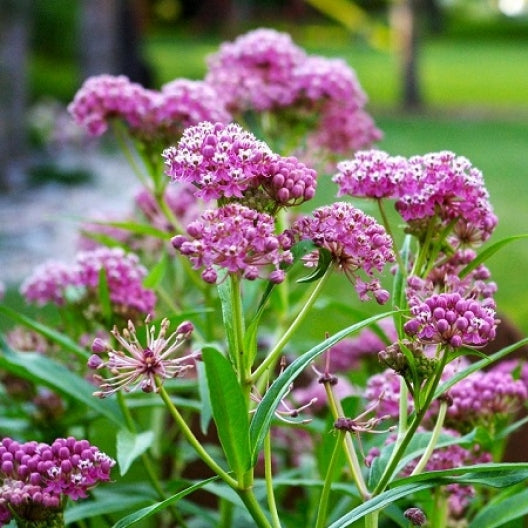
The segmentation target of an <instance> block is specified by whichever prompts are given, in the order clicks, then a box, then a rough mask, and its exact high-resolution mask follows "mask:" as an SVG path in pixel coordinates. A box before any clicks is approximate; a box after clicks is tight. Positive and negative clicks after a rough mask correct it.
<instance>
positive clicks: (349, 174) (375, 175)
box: [333, 150, 497, 244]
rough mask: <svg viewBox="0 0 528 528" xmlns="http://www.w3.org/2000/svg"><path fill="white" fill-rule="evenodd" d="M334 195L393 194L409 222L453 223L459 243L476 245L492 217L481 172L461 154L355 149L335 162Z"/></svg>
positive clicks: (486, 233) (488, 232) (490, 225)
mask: <svg viewBox="0 0 528 528" xmlns="http://www.w3.org/2000/svg"><path fill="white" fill-rule="evenodd" d="M333 179H334V181H335V182H336V183H337V184H338V185H339V195H340V196H342V195H350V196H368V197H372V198H385V197H386V198H393V199H395V200H396V209H397V210H398V212H399V213H400V215H401V216H402V217H403V219H404V220H405V221H406V222H408V223H409V224H410V225H414V226H415V227H416V228H418V229H420V226H422V225H423V221H424V220H427V219H431V218H434V217H438V218H439V219H440V220H441V222H442V225H443V226H447V225H448V224H450V223H451V222H453V223H454V233H455V235H456V236H457V238H458V240H459V241H460V243H464V244H480V243H482V242H484V241H485V240H487V239H488V238H489V236H490V235H491V233H492V232H493V230H494V228H495V226H496V224H497V217H496V216H495V215H494V213H493V209H492V206H491V204H490V202H489V194H488V191H487V190H486V188H485V186H484V180H483V177H482V173H481V172H480V171H479V170H478V169H476V168H475V167H473V166H472V165H471V163H470V162H469V160H468V159H467V158H464V157H462V156H457V155H456V154H454V153H453V152H449V151H443V152H437V153H430V154H425V155H423V156H413V157H411V158H409V159H405V158H403V157H400V156H396V157H391V156H389V155H388V154H387V153H385V152H380V151H377V150H372V151H366V152H359V153H357V154H356V156H355V158H354V159H353V160H348V161H343V162H341V163H339V164H338V173H337V174H336V175H335V176H334V178H333Z"/></svg>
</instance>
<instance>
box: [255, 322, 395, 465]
mask: <svg viewBox="0 0 528 528" xmlns="http://www.w3.org/2000/svg"><path fill="white" fill-rule="evenodd" d="M393 313H394V312H385V313H382V314H378V315H375V316H373V317H370V318H368V319H365V320H364V321H361V322H359V323H356V324H353V325H352V326H349V327H347V328H345V329H343V330H341V331H340V332H337V333H336V334H334V335H333V336H331V337H329V338H328V339H325V340H324V341H323V342H322V343H319V344H318V345H317V346H315V347H314V348H312V349H311V350H309V351H308V352H306V353H305V354H303V355H302V356H300V357H298V358H297V359H296V360H295V361H293V362H292V363H291V364H290V365H288V367H287V368H286V369H285V370H284V372H283V373H282V374H281V375H280V376H279V377H278V378H277V379H276V380H275V381H274V382H273V383H272V384H271V386H270V388H269V389H268V391H267V392H266V394H265V395H264V397H263V398H262V401H261V402H260V403H259V405H258V407H257V410H256V412H255V415H254V416H253V420H252V421H251V425H250V435H251V436H250V438H251V454H252V460H253V463H255V461H256V459H257V456H258V453H259V451H260V448H261V446H262V443H263V441H264V438H265V436H266V434H267V432H268V430H269V428H270V424H271V420H272V418H273V415H274V413H275V411H276V409H277V407H278V406H279V404H280V402H281V400H282V398H283V397H284V395H285V394H286V392H287V391H288V388H289V387H290V385H291V383H292V382H293V381H294V380H295V378H297V376H299V374H300V373H301V372H302V371H303V370H304V369H305V368H306V367H307V366H308V365H309V364H310V363H311V362H312V361H313V360H314V359H315V358H317V357H318V356H320V355H321V354H322V353H323V352H325V351H326V350H328V349H329V348H330V347H332V346H334V345H335V344H336V343H338V342H339V341H341V339H343V338H345V337H347V336H348V335H350V334H353V333H354V332H357V331H359V330H361V329H362V328H365V327H366V326H368V325H370V324H372V323H374V322H376V321H378V320H379V319H382V318H383V317H387V316H390V315H392V314H393Z"/></svg>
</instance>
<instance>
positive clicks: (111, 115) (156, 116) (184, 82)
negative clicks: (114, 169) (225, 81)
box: [68, 74, 231, 145]
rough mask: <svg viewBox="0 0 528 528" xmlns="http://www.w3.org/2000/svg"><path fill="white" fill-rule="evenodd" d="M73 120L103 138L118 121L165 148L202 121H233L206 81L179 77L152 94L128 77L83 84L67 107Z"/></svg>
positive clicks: (93, 79) (95, 79) (101, 77)
mask: <svg viewBox="0 0 528 528" xmlns="http://www.w3.org/2000/svg"><path fill="white" fill-rule="evenodd" d="M68 111H69V112H70V114H71V115H72V117H73V118H74V120H75V122H76V123H77V124H79V125H80V126H81V127H83V128H84V129H85V130H86V131H87V132H88V133H89V134H90V135H92V136H101V135H102V134H104V133H105V132H106V131H107V130H108V127H109V125H110V122H111V121H112V120H113V119H115V120H120V121H122V122H123V123H124V124H125V125H126V127H127V128H128V129H129V131H130V133H131V134H132V135H133V136H135V137H136V138H138V139H140V140H142V141H145V142H147V143H148V142H154V141H161V142H162V143H163V144H165V145H167V144H169V143H170V142H171V141H175V140H177V139H178V138H179V136H180V135H181V133H182V132H183V130H184V129H185V128H186V127H188V126H191V125H195V124H197V123H199V122H201V121H205V120H211V121H222V122H229V121H230V120H231V116H230V114H229V113H228V112H227V111H226V110H225V108H224V107H223V106H222V105H219V104H218V95H217V93H216V91H215V90H214V89H213V88H212V87H211V86H210V85H208V84H207V83H205V82H203V81H191V80H188V79H176V80H174V81H172V82H170V83H168V84H166V85H164V86H163V87H162V88H161V90H159V91H158V90H149V89H147V88H144V87H143V86H141V85H140V84H138V83H134V82H131V81H130V80H129V79H128V78H127V77H125V76H124V75H119V76H112V75H106V74H105V75H98V76H94V77H90V78H89V79H87V80H86V81H85V83H84V84H83V86H82V87H81V88H80V90H79V91H78V92H77V93H76V94H75V97H74V99H73V101H72V102H71V103H70V105H69V106H68Z"/></svg>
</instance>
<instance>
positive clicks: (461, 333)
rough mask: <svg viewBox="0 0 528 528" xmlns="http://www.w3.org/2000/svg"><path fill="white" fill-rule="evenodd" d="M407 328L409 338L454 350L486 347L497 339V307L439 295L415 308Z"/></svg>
mask: <svg viewBox="0 0 528 528" xmlns="http://www.w3.org/2000/svg"><path fill="white" fill-rule="evenodd" d="M411 314H412V318H411V319H410V320H409V321H407V323H405V325H404V330H405V332H406V333H407V334H408V335H409V336H413V337H416V338H418V339H420V340H421V341H423V342H425V343H441V344H445V345H449V346H451V347H453V348H459V347H461V346H484V345H486V344H487V343H488V342H489V341H492V340H493V339H494V338H495V328H496V324H497V320H496V319H495V303H494V301H493V300H492V299H489V298H488V299H484V300H483V301H482V302H479V301H477V300H471V299H469V300H468V299H464V298H463V297H461V295H460V294H459V293H441V294H435V295H432V296H431V297H429V298H428V299H426V300H425V301H424V302H422V303H419V304H416V305H414V306H412V307H411Z"/></svg>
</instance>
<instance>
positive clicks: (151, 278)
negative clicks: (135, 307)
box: [143, 253, 169, 289]
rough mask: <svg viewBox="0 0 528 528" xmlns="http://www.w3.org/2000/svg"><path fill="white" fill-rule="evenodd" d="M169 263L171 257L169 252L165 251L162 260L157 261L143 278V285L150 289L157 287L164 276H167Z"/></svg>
mask: <svg viewBox="0 0 528 528" xmlns="http://www.w3.org/2000/svg"><path fill="white" fill-rule="evenodd" d="M168 263H169V259H168V257H167V254H166V253H164V254H163V255H162V256H161V258H160V260H159V261H158V262H156V264H155V265H154V266H152V268H151V269H150V271H149V272H148V275H147V276H146V277H145V278H144V279H143V286H144V287H145V288H149V289H154V288H156V286H158V285H159V284H160V282H161V281H162V280H163V277H164V276H165V272H166V271H167V265H168Z"/></svg>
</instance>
